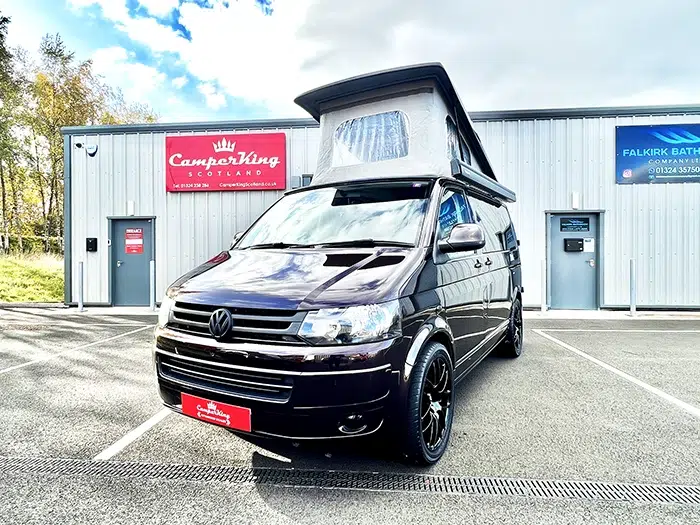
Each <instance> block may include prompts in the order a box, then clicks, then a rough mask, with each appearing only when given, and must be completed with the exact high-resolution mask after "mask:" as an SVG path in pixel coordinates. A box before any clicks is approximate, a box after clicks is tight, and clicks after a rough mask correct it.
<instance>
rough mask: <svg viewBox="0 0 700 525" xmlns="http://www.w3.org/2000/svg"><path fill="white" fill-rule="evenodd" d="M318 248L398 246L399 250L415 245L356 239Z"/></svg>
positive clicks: (328, 243) (321, 245)
mask: <svg viewBox="0 0 700 525" xmlns="http://www.w3.org/2000/svg"><path fill="white" fill-rule="evenodd" d="M316 246H320V247H322V248H328V247H338V248H374V247H375V246H396V247H397V248H413V247H414V245H413V244H411V243H410V242H399V241H382V240H379V239H355V240H354V241H337V242H324V243H319V244H317V245H316Z"/></svg>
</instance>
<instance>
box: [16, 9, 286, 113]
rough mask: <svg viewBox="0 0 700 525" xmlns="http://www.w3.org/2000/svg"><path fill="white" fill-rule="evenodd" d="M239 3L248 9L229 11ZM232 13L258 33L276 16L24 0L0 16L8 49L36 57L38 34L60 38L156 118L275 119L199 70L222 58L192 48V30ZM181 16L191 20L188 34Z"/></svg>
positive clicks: (260, 100)
mask: <svg viewBox="0 0 700 525" xmlns="http://www.w3.org/2000/svg"><path fill="white" fill-rule="evenodd" d="M239 3H240V4H245V3H247V4H249V5H248V6H244V8H241V7H240V6H239V5H234V6H232V5H231V4H239ZM232 8H234V9H235V8H238V9H239V11H240V12H239V13H237V15H238V18H244V17H245V18H249V19H254V23H255V24H257V25H258V26H260V27H262V29H263V30H265V26H266V23H267V21H268V20H271V21H273V18H274V16H275V9H274V1H273V0H230V1H219V0H212V1H208V0H185V1H179V0H141V1H139V0H94V1H93V0H22V2H21V3H20V2H17V3H16V4H15V5H13V6H12V7H11V8H9V9H8V8H4V9H3V12H4V13H5V14H8V15H9V16H11V17H12V23H11V25H10V42H11V44H13V45H21V46H22V47H25V48H27V49H29V50H30V51H34V50H36V48H37V46H38V43H39V41H40V39H41V37H42V35H44V34H46V33H60V34H61V36H62V37H63V38H64V40H65V42H66V44H67V45H68V47H69V48H70V49H72V50H74V51H75V52H76V54H77V55H78V57H79V58H81V59H87V58H91V59H93V61H94V63H95V69H96V70H97V71H98V72H99V73H100V74H102V75H103V77H104V78H105V79H106V81H107V82H109V83H110V84H112V85H116V86H119V87H120V88H122V89H123V90H124V92H125V95H126V96H127V98H128V99H129V100H133V101H139V102H145V103H148V104H150V105H151V106H152V107H153V108H154V109H155V110H156V111H157V112H158V113H159V114H160V115H161V120H164V121H170V120H210V119H249V118H271V117H278V116H281V115H280V114H272V111H273V109H274V106H275V105H276V104H275V101H266V100H265V98H264V97H256V96H245V94H244V95H242V96H236V90H231V89H224V88H222V84H226V85H227V86H228V83H231V82H233V83H235V79H231V78H229V75H220V74H217V72H216V71H215V69H216V68H206V67H205V68H202V67H201V66H202V63H203V62H209V61H216V60H217V58H218V56H220V55H221V54H223V55H226V52H224V53H214V52H212V53H207V52H205V53H202V52H201V51H200V50H198V49H195V48H194V46H193V44H192V41H193V30H194V31H199V34H201V32H202V30H203V26H204V25H205V24H206V23H207V20H208V19H212V18H214V17H216V16H220V15H221V13H222V12H227V13H228V12H230V11H231V10H232ZM183 12H185V13H188V16H189V17H190V19H191V20H194V23H193V25H194V27H193V29H190V28H188V27H187V25H186V24H187V21H186V20H185V19H183V15H182V13H183ZM139 23H140V24H141V26H139V25H138V24H139ZM241 23H245V22H244V21H241ZM146 24H148V25H146ZM156 30H157V31H160V32H161V33H157V32H156ZM194 36H196V33H195V35H194ZM220 36H221V37H222V39H223V38H226V35H225V34H220ZM234 43H235V40H233V41H232V43H231V45H234ZM171 44H172V45H171ZM197 63H198V64H197ZM210 69H211V70H210ZM280 106H282V108H283V109H282V108H279V109H281V110H282V112H283V113H287V114H289V115H297V114H298V113H297V110H296V109H295V108H293V107H291V105H289V104H284V103H282V104H280Z"/></svg>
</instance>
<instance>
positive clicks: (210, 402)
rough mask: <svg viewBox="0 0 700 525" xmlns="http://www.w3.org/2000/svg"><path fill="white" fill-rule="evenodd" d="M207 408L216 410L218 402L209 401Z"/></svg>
mask: <svg viewBox="0 0 700 525" xmlns="http://www.w3.org/2000/svg"><path fill="white" fill-rule="evenodd" d="M207 408H208V409H209V410H216V403H214V402H213V401H209V403H207Z"/></svg>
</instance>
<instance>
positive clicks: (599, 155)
mask: <svg viewBox="0 0 700 525" xmlns="http://www.w3.org/2000/svg"><path fill="white" fill-rule="evenodd" d="M688 122H693V123H698V122H700V116H698V115H689V116H672V117H671V116H668V117H666V116H654V117H642V116H640V117H618V118H605V117H603V118H586V119H554V120H517V121H488V122H476V123H475V126H476V128H477V131H478V133H479V135H480V136H481V140H482V142H483V144H484V147H485V148H486V150H487V152H488V155H489V158H490V160H491V162H492V164H493V168H494V170H495V171H496V174H497V176H498V178H499V181H501V182H503V183H504V184H505V185H506V186H508V187H509V188H511V189H512V190H514V191H515V192H516V194H517V196H518V202H517V203H516V204H514V205H512V206H511V207H510V211H511V215H512V216H513V222H514V223H515V226H516V228H517V233H518V236H519V238H520V239H521V258H522V263H523V276H524V281H525V283H524V284H525V290H526V294H525V300H524V303H525V304H526V305H533V306H534V305H539V304H540V296H541V293H540V290H541V284H542V283H541V278H540V275H541V270H540V265H541V261H542V260H543V259H545V257H546V240H545V231H546V230H545V227H546V225H545V222H546V220H545V211H552V210H570V209H571V205H572V192H578V193H579V194H580V197H581V202H580V208H581V209H582V210H604V211H605V214H604V231H603V232H602V234H603V236H604V250H605V252H604V254H603V297H602V298H601V300H602V303H603V304H602V306H624V305H628V304H629V260H630V258H635V259H636V260H637V303H638V304H639V305H640V306H644V305H646V306H658V307H663V306H700V184H697V183H687V184H655V185H651V184H639V185H617V184H615V126H618V125H620V126H626V125H640V124H667V123H688Z"/></svg>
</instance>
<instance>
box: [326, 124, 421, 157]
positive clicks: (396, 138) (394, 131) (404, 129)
mask: <svg viewBox="0 0 700 525" xmlns="http://www.w3.org/2000/svg"><path fill="white" fill-rule="evenodd" d="M407 155H408V116H407V115H406V114H405V113H404V112H403V111H389V112H387V113H378V114H376V115H367V116H365V117H359V118H354V119H351V120H346V121H345V122H343V123H342V124H340V126H338V128H337V129H336V130H335V135H334V137H333V167H341V166H355V165H357V164H367V163H370V162H380V161H382V160H392V159H399V158H401V157H405V156H407Z"/></svg>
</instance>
